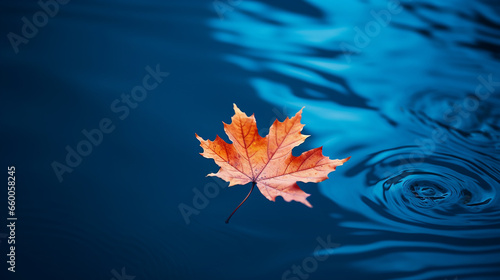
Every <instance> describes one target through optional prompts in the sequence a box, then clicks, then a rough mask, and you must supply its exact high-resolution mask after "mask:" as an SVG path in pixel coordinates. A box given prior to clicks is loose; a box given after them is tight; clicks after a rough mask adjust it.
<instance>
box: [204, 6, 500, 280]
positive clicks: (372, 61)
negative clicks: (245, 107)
mask: <svg viewBox="0 0 500 280" xmlns="http://www.w3.org/2000/svg"><path fill="white" fill-rule="evenodd" d="M305 3H307V4H305ZM303 5H306V6H307V7H308V8H304V11H305V12H302V11H301V10H300V9H293V8H290V9H285V8H284V7H281V6H274V7H273V6H270V5H268V4H266V3H263V2H250V1H248V2H242V3H241V4H240V5H239V6H238V7H237V9H235V10H234V11H233V12H231V13H230V14H228V15H227V17H226V18H225V20H224V21H216V20H214V21H210V22H209V25H210V26H211V27H212V28H213V36H214V38H215V39H216V40H219V41H221V42H224V43H226V44H229V45H231V46H233V47H234V49H233V50H234V51H233V52H232V53H230V54H227V55H226V56H225V59H226V60H227V61H229V62H231V63H234V64H236V65H239V66H240V67H241V68H242V69H245V70H246V71H247V72H248V75H249V76H251V77H252V78H251V79H250V84H251V85H252V86H253V87H254V89H255V91H256V92H257V94H258V95H259V96H260V97H261V98H262V99H263V100H264V101H267V102H270V103H272V104H275V105H276V106H284V105H285V106H287V107H289V108H292V111H293V110H298V109H300V108H301V107H302V106H305V107H306V109H305V111H304V121H305V123H306V124H307V125H306V130H308V132H310V133H311V134H313V135H314V139H313V141H310V142H308V144H310V145H311V146H316V145H324V146H325V148H324V149H325V154H331V155H338V156H339V157H344V156H347V155H350V156H352V160H351V161H352V162H351V164H350V165H348V166H346V168H345V169H344V171H340V172H339V174H335V176H334V180H329V181H326V182H324V183H322V184H321V190H322V192H323V194H324V195H325V196H327V197H328V198H330V199H331V201H332V203H336V204H338V205H340V206H341V207H342V208H343V209H346V210H348V211H352V212H354V213H357V214H359V215H362V216H364V217H365V220H363V221H352V220H349V219H343V220H342V221H341V222H340V224H341V226H342V227H345V228H349V229H352V232H350V233H349V234H351V235H352V237H351V238H352V239H351V240H353V243H355V242H354V241H355V238H356V237H355V236H358V235H359V234H358V233H360V232H362V231H366V230H368V231H370V230H374V231H380V232H392V233H394V232H397V233H399V234H407V233H411V234H423V235H425V238H422V239H420V240H415V237H414V236H408V237H407V238H406V240H399V241H395V240H393V241H387V240H384V236H383V235H379V237H378V239H377V238H374V239H372V240H371V243H366V244H364V245H352V246H349V245H347V246H344V247H342V248H340V249H339V250H336V251H335V254H339V255H350V256H355V255H356V254H359V253H363V254H365V256H366V254H368V253H369V252H371V251H373V250H378V251H379V253H377V254H376V255H372V256H373V257H372V258H366V257H360V258H354V259H353V260H352V265H353V266H354V267H359V268H362V269H364V270H367V271H372V272H380V273H387V274H389V275H392V276H387V274H380V275H385V276H379V277H380V279H389V278H394V279H396V278H397V279H434V278H436V277H442V278H445V277H448V278H451V277H454V276H457V275H461V276H462V277H463V278H460V279H464V278H466V277H472V278H471V279H476V278H478V277H479V278H481V279H487V278H488V277H492V275H495V274H496V275H498V273H499V272H500V270H499V268H498V267H499V266H498V261H496V260H498V259H500V258H498V257H499V256H500V248H499V247H498V243H499V240H498V236H500V221H499V219H498V218H499V217H500V209H499V208H500V203H499V201H498V200H499V197H498V191H499V190H500V189H499V187H500V172H499V167H500V164H499V160H498V159H499V155H500V150H499V149H498V143H499V139H500V120H499V116H500V106H499V105H500V104H499V95H498V92H500V83H499V82H495V81H500V71H499V70H498V69H500V64H499V61H498V58H499V52H498V50H499V44H500V41H499V39H498V38H499V37H498V36H499V35H498V34H500V20H499V19H500V12H499V11H500V9H499V6H498V4H496V3H495V2H492V1H480V2H477V1H476V2H470V1H459V2H458V3H456V2H454V3H434V2H431V1H404V2H403V3H402V6H401V7H400V8H401V11H400V12H398V13H392V14H390V21H389V22H388V23H387V25H386V26H383V24H381V26H379V29H380V31H379V32H378V33H376V34H375V33H373V34H374V35H373V36H370V38H368V37H367V38H368V39H369V43H368V44H366V46H363V47H360V46H359V45H356V42H355V39H356V36H359V35H357V32H358V30H363V28H365V27H366V26H367V24H369V22H370V21H373V20H374V18H373V14H374V13H378V14H380V13H381V11H383V9H386V8H385V7H387V2H386V1H370V2H367V1H354V2H349V3H340V2H338V3H331V2H324V1H319V0H311V1H307V2H303ZM356 28H357V29H356ZM342 44H348V45H351V46H355V47H356V49H351V50H350V51H348V52H346V51H345V48H344V49H343V48H342ZM342 172H343V173H342ZM319 207H321V206H319ZM333 216H334V213H332V217H333ZM442 237H448V238H452V241H450V240H445V239H443V238H442ZM403 239H404V238H403ZM472 253H473V254H474V258H471V257H470V256H471V254H472ZM385 263H392V265H390V266H384V265H382V264H385ZM410 263H411V264H410ZM395 275H397V276H395ZM472 275H473V276H472ZM479 275H481V277H480V276H479ZM384 277H386V278H384ZM474 277H476V278H474ZM375 278H376V279H379V278H377V277H375Z"/></svg>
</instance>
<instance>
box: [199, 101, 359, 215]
mask: <svg viewBox="0 0 500 280" xmlns="http://www.w3.org/2000/svg"><path fill="white" fill-rule="evenodd" d="M233 105H234V111H235V114H234V116H233V117H232V118H231V121H232V122H231V124H226V123H224V131H225V132H226V134H227V136H228V137H229V139H230V140H231V142H232V144H229V143H226V142H225V141H224V140H222V139H221V138H220V137H219V136H217V137H216V138H215V140H214V141H210V140H203V139H202V138H201V137H200V136H198V135H197V134H196V138H197V139H198V140H199V141H200V142H201V144H200V146H201V147H202V148H203V153H201V155H202V156H204V157H206V158H211V159H213V160H214V161H215V163H216V164H217V165H219V166H220V169H219V172H217V173H210V174H208V176H217V177H219V178H221V179H223V180H225V181H227V182H229V186H234V185H244V184H247V183H250V182H252V183H253V184H252V188H251V189H250V192H249V193H248V195H247V196H246V198H245V199H244V200H243V201H242V202H241V203H240V205H238V207H236V209H235V210H234V211H233V213H232V214H231V216H232V215H233V214H234V212H236V210H238V208H239V207H240V206H241V205H242V204H243V202H245V201H246V199H247V198H248V196H249V195H250V193H251V192H252V190H253V188H254V187H255V185H256V184H257V187H258V188H259V190H260V192H261V193H262V194H263V195H264V196H265V197H266V198H267V199H269V200H271V201H275V199H276V197H277V196H282V197H283V199H284V200H285V201H288V202H289V201H292V200H295V201H298V202H301V203H303V204H305V205H306V206H308V207H312V205H311V204H310V203H309V202H308V201H307V197H308V196H310V194H307V193H305V192H304V191H303V190H301V189H300V187H299V186H298V185H297V183H296V182H297V181H301V182H315V183H318V182H321V181H324V180H326V179H328V176H327V175H328V173H330V172H332V171H334V170H335V168H336V167H337V166H340V165H342V164H343V163H344V162H346V161H348V160H349V159H350V157H348V158H345V159H341V160H339V159H336V160H330V159H329V158H328V157H325V156H323V154H322V148H323V147H319V148H316V149H312V150H309V151H307V152H304V153H302V154H301V155H300V156H298V157H295V156H293V155H292V149H293V148H294V147H296V146H298V145H300V144H302V143H303V142H304V141H305V139H306V138H307V137H309V136H308V135H303V134H302V133H301V131H302V128H303V127H304V125H303V124H301V123H300V120H301V118H302V109H301V110H300V111H299V112H297V114H295V116H294V117H292V118H291V119H289V118H286V120H284V121H283V122H279V121H278V120H275V121H274V123H273V124H272V126H271V128H270V129H269V134H268V135H267V136H266V137H261V136H260V135H259V133H258V131H257V122H256V121H255V117H254V115H252V116H250V117H249V116H247V115H246V114H245V113H243V112H242V111H240V109H238V107H237V106H236V104H233ZM231 216H229V218H228V219H227V220H226V223H227V222H229V219H230V218H231Z"/></svg>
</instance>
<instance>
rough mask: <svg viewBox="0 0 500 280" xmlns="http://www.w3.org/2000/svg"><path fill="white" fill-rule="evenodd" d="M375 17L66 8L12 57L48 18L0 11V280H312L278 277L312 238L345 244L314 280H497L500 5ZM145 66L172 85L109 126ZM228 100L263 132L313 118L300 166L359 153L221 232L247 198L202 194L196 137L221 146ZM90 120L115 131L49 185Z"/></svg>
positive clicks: (336, 7) (375, 8)
mask: <svg viewBox="0 0 500 280" xmlns="http://www.w3.org/2000/svg"><path fill="white" fill-rule="evenodd" d="M214 3H215V4H214ZM387 3H388V2H387V1H382V0H377V1H351V2H349V3H347V2H345V1H319V0H311V1H250V0H241V1H219V2H211V1H106V2H104V3H103V2H102V1H76V0H72V1H70V2H69V3H67V4H64V5H59V10H58V12H57V13H56V14H55V15H54V16H53V17H50V18H49V20H48V22H47V24H46V25H43V26H42V27H40V28H38V31H37V32H36V34H35V35H34V36H33V38H30V39H29V40H28V42H27V43H26V44H20V45H19V46H18V48H19V51H18V53H16V52H15V49H14V48H13V47H12V45H11V42H10V41H9V39H8V38H9V37H8V36H9V35H8V34H9V33H10V32H13V33H16V34H18V35H22V28H23V21H22V18H23V17H26V18H28V20H30V21H32V19H33V15H34V14H35V13H37V12H39V11H42V9H41V7H40V6H39V5H38V4H37V3H36V2H35V1H23V2H18V1H3V2H2V4H0V22H1V27H0V31H1V32H0V34H2V40H1V67H0V71H1V72H0V79H1V80H0V81H1V82H0V89H1V96H2V101H1V102H0V104H1V105H0V106H1V107H0V114H1V118H0V120H1V125H2V141H1V143H2V148H1V166H0V168H2V169H6V167H7V166H10V165H15V166H16V179H17V189H16V190H17V191H16V203H17V204H16V207H17V208H16V215H17V217H18V221H17V227H16V242H17V243H16V245H17V247H16V248H17V249H16V271H17V272H16V273H15V274H12V273H7V264H6V262H5V260H6V254H7V253H8V252H7V242H6V239H1V237H2V236H3V235H0V241H1V243H0V251H1V255H0V261H1V263H2V264H1V265H0V266H1V267H0V269H1V275H6V276H5V277H4V276H2V278H1V279H106V280H107V279H112V278H115V279H118V278H119V277H118V278H117V276H116V273H118V274H122V272H125V274H124V275H129V276H135V279H136V280H143V279H294V280H296V279H304V278H305V276H303V277H302V278H301V277H300V275H294V274H293V273H292V274H290V276H289V277H288V278H287V277H285V278H282V277H283V276H284V273H286V271H287V270H291V267H292V265H303V264H304V260H306V259H307V258H309V260H310V259H311V257H312V258H314V257H315V254H314V251H315V248H316V247H317V246H318V245H319V244H320V243H319V242H318V238H320V239H323V240H327V239H328V238H330V239H331V240H332V242H335V243H336V244H339V247H338V248H335V249H333V250H326V251H322V254H324V256H328V258H326V260H324V261H318V260H316V261H315V263H317V267H315V268H314V269H311V272H310V273H307V277H308V278H307V279H460V280H462V279H500V262H499V260H500V238H499V236H500V223H499V217H500V215H499V214H500V211H499V210H500V209H499V208H500V207H499V198H498V192H499V191H500V189H499V181H500V171H499V170H500V164H499V160H498V159H499V155H500V145H499V139H500V134H499V132H500V128H499V127H500V111H499V108H500V102H499V95H498V92H500V86H499V85H498V82H496V84H494V85H493V86H492V88H491V89H490V90H488V91H482V92H483V93H484V95H481V96H478V95H477V94H476V89H477V87H478V86H480V85H482V82H481V81H482V80H481V78H482V79H483V80H484V79H486V80H488V79H492V80H493V81H500V71H499V69H500V67H499V66H500V64H499V59H500V55H499V47H500V39H499V38H500V21H499V15H500V8H499V7H500V6H499V5H498V4H497V2H496V1H460V0H457V1H450V2H449V3H434V1H423V0H422V1H416V0H415V1H402V6H401V7H400V12H398V13H393V14H391V18H390V20H389V22H387V26H383V25H381V24H380V23H377V21H376V19H375V18H374V16H373V13H374V12H375V13H379V12H380V11H383V10H387ZM370 22H373V23H370ZM369 24H372V25H373V24H375V25H376V26H378V28H379V29H376V26H375V25H373V26H372V28H375V29H372V33H371V34H372V35H373V36H371V35H370V36H369V37H366V38H365V42H364V43H363V42H361V41H362V40H361V39H360V38H359V36H360V35H359V34H358V33H357V32H358V31H357V30H358V29H356V28H359V30H361V32H365V33H366V32H367V31H366V28H367V25H369ZM365 36H368V35H366V34H365ZM356 38H357V39H356ZM356 40H361V41H358V44H357V45H356ZM361 43H363V44H361ZM346 44H348V45H350V46H351V47H350V49H349V51H348V52H346V49H345V46H346ZM352 47H356V48H352ZM157 65H159V68H160V69H161V71H165V72H169V73H170V75H169V76H168V77H166V78H165V79H164V81H163V82H161V83H160V84H159V85H158V87H157V88H155V89H154V90H151V91H149V92H148V94H147V97H146V98H145V99H144V101H142V102H140V103H138V106H137V108H135V109H131V110H130V114H129V115H128V116H127V117H126V118H124V119H123V120H121V119H120V118H119V116H120V114H117V113H115V112H113V111H112V109H111V104H112V103H113V102H114V101H115V100H116V99H120V98H121V95H122V94H123V93H125V94H129V93H130V92H131V90H132V89H133V88H134V87H135V86H138V85H141V84H142V80H143V77H144V76H145V75H147V74H148V72H147V71H146V70H145V67H147V66H150V67H152V68H155V67H156V66H157ZM484 89H486V87H484V88H483V90H484ZM486 94H487V96H486ZM233 103H236V104H237V105H238V106H239V107H240V109H242V110H243V111H244V112H246V113H248V114H252V113H255V115H256V118H257V122H258V127H259V131H260V132H261V134H262V136H264V135H265V134H266V133H267V131H266V128H268V127H269V125H270V124H271V123H272V121H274V119H276V118H278V119H279V120H283V119H284V118H285V117H286V116H292V115H293V114H295V113H296V112H297V111H298V110H299V109H300V108H302V107H303V106H305V109H304V114H303V123H305V124H306V127H305V134H311V135H312V137H310V138H309V139H307V141H306V142H305V143H304V144H303V145H301V146H300V147H298V148H296V149H295V150H294V154H296V155H298V154H299V153H301V152H303V151H306V150H308V149H310V148H314V147H318V146H324V154H325V155H327V156H330V158H345V157H347V156H352V159H351V160H350V161H349V162H347V163H346V164H345V165H344V166H342V167H339V168H338V170H337V171H336V172H334V173H332V174H331V176H330V177H331V178H330V179H329V180H327V181H325V182H322V183H319V184H300V185H301V187H302V188H303V189H304V190H305V191H306V192H307V193H310V194H311V196H310V198H309V201H310V202H311V204H313V206H314V208H312V209H309V208H307V207H305V206H303V205H300V204H299V203H296V202H292V203H286V202H284V201H283V200H282V199H281V198H278V199H277V201H276V202H274V203H273V202H270V201H268V200H267V199H265V198H264V197H263V196H262V195H261V194H260V193H259V192H258V191H257V192H255V193H254V194H252V196H251V197H250V198H249V200H248V201H247V202H246V204H245V205H244V206H243V207H242V208H241V209H240V210H239V211H238V212H237V213H236V215H235V216H234V217H233V218H232V221H231V223H230V224H228V225H226V224H224V220H225V219H226V217H227V216H228V215H229V214H230V213H231V211H232V210H233V209H234V207H235V206H236V205H237V204H238V203H239V202H240V201H241V200H242V199H243V198H244V197H245V195H246V193H247V192H248V190H249V188H250V186H248V185H247V186H235V187H232V188H231V189H228V188H225V187H220V186H225V185H227V183H224V182H221V181H218V180H214V179H213V178H210V177H205V175H206V174H208V173H211V172H215V171H216V170H217V169H218V167H217V166H216V165H215V164H214V163H213V161H212V160H207V159H204V158H203V157H201V156H200V155H199V153H200V152H201V148H200V147H199V142H198V141H197V140H196V139H195V137H194V134H195V133H197V134H199V135H201V136H202V137H204V138H205V139H207V138H208V139H214V138H215V135H220V136H221V137H223V138H224V139H227V138H226V137H225V136H224V132H223V125H222V123H221V121H224V122H226V123H228V122H230V117H231V116H232V115H233V110H232V104H233ZM103 118H109V119H111V121H112V122H113V125H114V126H115V129H114V131H113V132H111V133H109V134H104V136H103V140H102V143H100V145H98V146H96V147H93V150H92V152H91V153H90V154H89V155H88V156H86V157H83V159H82V162H81V163H80V164H79V165H78V166H76V167H75V168H73V171H72V172H71V173H65V174H64V175H63V180H62V182H60V181H59V180H58V178H57V176H56V174H55V172H54V170H53V167H52V164H53V163H54V162H55V161H57V162H59V163H61V164H66V163H65V157H66V154H67V151H66V147H67V146H70V147H72V148H73V149H76V147H77V145H78V143H79V142H81V141H82V140H85V136H84V135H83V134H82V132H81V131H82V130H84V129H86V130H92V129H95V128H98V126H99V122H100V121H101V120H102V119H103ZM3 176H5V177H4V178H7V171H6V170H5V173H4V175H3ZM214 183H215V184H216V185H214ZM207 186H209V187H208V188H210V187H213V186H218V189H217V188H215V189H217V190H219V193H218V194H217V195H214V197H213V198H208V199H207V201H208V202H205V204H206V205H203V206H202V207H198V208H201V209H199V213H198V212H197V214H193V215H191V216H189V218H188V221H189V223H186V220H185V219H184V217H183V215H182V214H181V211H180V210H179V207H180V205H188V206H190V207H194V205H193V199H194V198H195V191H193V189H196V190H199V191H201V192H203V191H204V189H205V188H207ZM0 198H1V201H2V203H1V204H0V205H5V207H3V206H2V208H0V209H3V210H0V213H2V217H4V215H6V214H7V209H6V206H7V191H6V190H5V188H4V191H2V192H1V194H0ZM207 203H208V204H207ZM3 221H5V218H2V223H4V222H3ZM0 228H1V230H0V234H3V233H6V232H7V230H6V228H5V227H4V226H2V227H0ZM336 246H337V245H336ZM123 268H124V269H125V270H124V271H122V269H123ZM122 276H123V275H122ZM7 277H8V278H7ZM122 278H123V279H127V278H124V277H122ZM131 279H132V278H130V280H131Z"/></svg>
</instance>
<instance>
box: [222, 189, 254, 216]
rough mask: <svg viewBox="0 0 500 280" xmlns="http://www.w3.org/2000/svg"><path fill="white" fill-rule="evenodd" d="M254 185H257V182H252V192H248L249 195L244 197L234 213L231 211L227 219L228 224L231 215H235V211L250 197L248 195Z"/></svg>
mask: <svg viewBox="0 0 500 280" xmlns="http://www.w3.org/2000/svg"><path fill="white" fill-rule="evenodd" d="M254 187H255V182H252V188H251V189H250V192H248V194H247V196H246V197H245V199H243V201H242V202H241V203H240V205H238V207H236V209H234V211H233V213H231V215H229V217H228V218H227V220H226V224H227V223H229V219H231V217H232V216H233V215H234V213H235V212H236V210H238V208H240V206H241V205H242V204H243V203H245V201H246V200H247V199H248V197H249V196H250V194H251V193H252V191H253V188H254Z"/></svg>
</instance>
